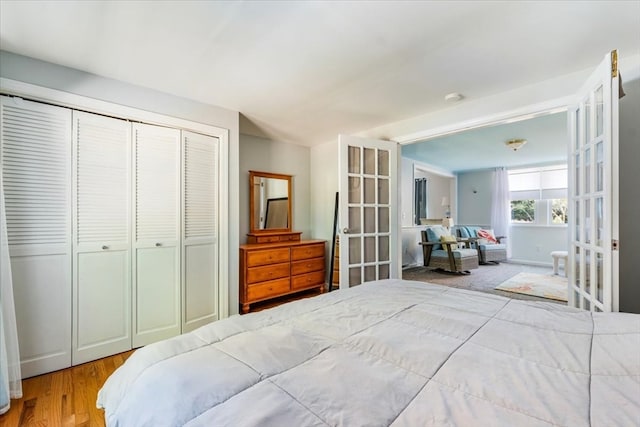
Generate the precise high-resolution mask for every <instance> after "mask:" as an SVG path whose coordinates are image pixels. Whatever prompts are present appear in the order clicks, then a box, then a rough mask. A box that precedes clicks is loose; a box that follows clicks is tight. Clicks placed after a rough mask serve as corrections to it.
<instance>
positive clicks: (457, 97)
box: [444, 92, 464, 102]
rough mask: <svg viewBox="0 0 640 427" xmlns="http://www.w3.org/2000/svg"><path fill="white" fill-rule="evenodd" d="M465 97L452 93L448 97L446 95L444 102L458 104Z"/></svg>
mask: <svg viewBox="0 0 640 427" xmlns="http://www.w3.org/2000/svg"><path fill="white" fill-rule="evenodd" d="M462 98H464V96H462V94H460V93H458V92H452V93H450V94H448V95H445V97H444V100H445V101H447V102H458V101H461V100H462Z"/></svg>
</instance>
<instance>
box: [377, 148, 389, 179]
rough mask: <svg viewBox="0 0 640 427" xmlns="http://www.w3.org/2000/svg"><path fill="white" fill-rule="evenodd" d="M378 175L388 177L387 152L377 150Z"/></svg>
mask: <svg viewBox="0 0 640 427" xmlns="http://www.w3.org/2000/svg"><path fill="white" fill-rule="evenodd" d="M378 175H382V176H389V152H388V151H387V150H378Z"/></svg>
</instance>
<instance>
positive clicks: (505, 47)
mask: <svg viewBox="0 0 640 427" xmlns="http://www.w3.org/2000/svg"><path fill="white" fill-rule="evenodd" d="M0 15H1V18H0V48H1V49H3V50H6V51H10V52H14V53H18V54H21V55H25V56H30V57H34V58H37V59H41V60H45V61H49V62H53V63H56V64H60V65H64V66H68V67H72V68H76V69H79V70H83V71H87V72H90V73H94V74H97V75H100V76H104V77H109V78H114V79H118V80H121V81H125V82H128V83H133V84H137V85H140V86H144V87H148V88H151V89H156V90H160V91H163V92H167V93H170V94H173V95H177V96H182V97H186V98H191V99H194V100H197V101H201V102H205V103H208V104H213V105H218V106H222V107H226V108H229V109H233V110H237V111H240V112H241V113H242V115H243V116H242V117H243V118H242V120H241V131H243V132H247V133H253V134H262V135H263V136H269V137H271V138H273V139H277V140H281V141H286V142H294V143H298V144H303V145H314V144H317V143H323V142H327V141H331V140H335V139H336V137H337V134H339V133H357V132H360V131H363V130H367V129H371V128H374V127H377V126H381V125H383V124H387V123H391V122H394V121H398V120H401V119H405V118H409V117H414V116H418V115H421V114H424V113H428V112H431V111H435V110H439V109H442V108H446V107H449V106H447V105H445V103H444V100H443V97H444V95H445V94H447V93H449V92H453V91H457V92H461V93H463V94H464V95H465V97H466V99H467V100H471V99H477V98H480V97H484V96H487V95H492V94H496V93H500V92H503V91H507V90H511V89H515V88H517V87H521V86H524V85H527V84H531V83H535V82H539V81H542V80H546V79H548V78H551V77H555V76H558V75H563V74H568V73H571V72H574V71H579V70H584V69H587V68H590V67H593V66H595V65H596V64H597V62H598V60H599V59H600V58H601V57H602V56H603V55H604V54H605V53H606V52H607V51H609V50H611V49H614V48H617V49H619V51H620V54H621V55H622V56H624V55H637V54H640V2H639V1H603V2H600V1H554V2H551V1H529V2H515V1H512V2H506V1H460V2H456V1H423V2H419V1H403V2H399V1H397V2H393V1H344V2H342V1H298V2H294V1H244V2H243V1H234V2H231V1H229V2H223V1H215V2H214V1H155V2H152V1H91V2H89V1H87V2H83V1H79V2H76V1H64V2H62V1H53V0H51V1H37V2H31V1H12V0H2V1H0ZM463 102H464V101H463Z"/></svg>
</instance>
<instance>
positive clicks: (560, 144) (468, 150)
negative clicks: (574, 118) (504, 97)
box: [402, 112, 568, 172]
mask: <svg viewBox="0 0 640 427" xmlns="http://www.w3.org/2000/svg"><path fill="white" fill-rule="evenodd" d="M511 139H526V140H527V143H526V144H525V145H523V146H522V147H521V148H520V149H519V150H518V151H513V150H512V149H510V148H508V147H507V146H506V144H505V143H506V141H508V140H511ZM567 142H568V134H567V113H566V112H562V113H556V114H549V115H546V116H541V117H536V118H533V119H528V120H522V121H518V122H515V123H508V124H502V125H496V126H489V127H483V128H478V129H473V130H469V131H466V132H461V133H457V134H453V135H449V136H445V137H441V138H436V139H432V140H429V141H424V142H419V143H415V144H411V145H404V146H402V156H403V157H408V158H411V159H414V160H418V161H420V162H422V163H427V164H429V165H433V166H437V167H439V168H442V169H444V170H447V171H450V172H462V171H468V170H474V169H488V168H495V167H507V168H513V167H522V166H533V165H546V164H553V163H556V164H557V163H562V162H566V161H567Z"/></svg>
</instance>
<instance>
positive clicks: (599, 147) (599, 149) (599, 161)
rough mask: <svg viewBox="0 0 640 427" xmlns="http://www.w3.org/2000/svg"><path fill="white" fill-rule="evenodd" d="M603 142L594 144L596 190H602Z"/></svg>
mask: <svg viewBox="0 0 640 427" xmlns="http://www.w3.org/2000/svg"><path fill="white" fill-rule="evenodd" d="M603 149H604V143H603V142H602V141H600V142H598V143H597V144H596V191H602V190H604V188H603V186H604V153H603Z"/></svg>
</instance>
